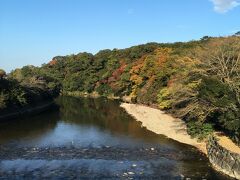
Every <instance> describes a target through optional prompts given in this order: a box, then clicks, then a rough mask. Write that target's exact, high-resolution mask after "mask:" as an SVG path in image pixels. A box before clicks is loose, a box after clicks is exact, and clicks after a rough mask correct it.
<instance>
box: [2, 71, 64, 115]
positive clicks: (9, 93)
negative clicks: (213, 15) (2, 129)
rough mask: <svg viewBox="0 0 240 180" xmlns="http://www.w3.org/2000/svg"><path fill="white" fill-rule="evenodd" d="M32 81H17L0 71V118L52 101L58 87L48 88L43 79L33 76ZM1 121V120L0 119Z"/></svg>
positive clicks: (57, 92)
mask: <svg viewBox="0 0 240 180" xmlns="http://www.w3.org/2000/svg"><path fill="white" fill-rule="evenodd" d="M33 79H34V81H29V82H27V81H17V80H16V79H13V78H12V77H11V76H10V75H8V76H7V75H6V73H5V71H4V70H0V116H1V115H3V116H4V115H7V114H9V113H15V112H18V111H19V112H20V111H21V110H23V109H26V108H31V107H34V106H39V105H41V104H44V103H46V102H50V101H53V99H54V97H56V96H58V94H59V90H60V88H59V87H50V86H49V85H50V84H48V83H47V81H46V80H45V79H43V78H42V77H38V78H37V76H35V77H34V78H33ZM0 119H1V118H0Z"/></svg>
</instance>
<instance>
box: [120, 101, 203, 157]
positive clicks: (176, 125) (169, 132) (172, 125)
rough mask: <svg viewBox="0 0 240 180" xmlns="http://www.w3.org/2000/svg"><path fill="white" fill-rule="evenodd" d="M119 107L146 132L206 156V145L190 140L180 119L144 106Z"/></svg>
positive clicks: (125, 104) (194, 139)
mask: <svg viewBox="0 0 240 180" xmlns="http://www.w3.org/2000/svg"><path fill="white" fill-rule="evenodd" d="M120 107H122V108H123V109H125V110H126V112H127V113H128V114H130V115H131V116H133V117H134V119H136V120H137V121H139V122H141V123H142V126H143V127H145V128H147V129H148V130H150V131H152V132H154V133H156V134H159V135H164V136H166V137H168V138H170V139H173V140H175V141H178V142H180V143H183V144H187V145H190V146H194V147H196V148H197V149H198V150H200V152H202V153H204V154H205V155H207V149H206V143H205V142H198V141H197V139H196V138H191V136H190V135H189V134H188V133H187V127H186V124H185V122H184V121H182V120H181V119H177V118H174V117H172V116H171V115H169V114H166V113H165V112H163V111H161V110H159V109H154V108H151V107H148V106H144V105H138V104H128V103H121V105H120Z"/></svg>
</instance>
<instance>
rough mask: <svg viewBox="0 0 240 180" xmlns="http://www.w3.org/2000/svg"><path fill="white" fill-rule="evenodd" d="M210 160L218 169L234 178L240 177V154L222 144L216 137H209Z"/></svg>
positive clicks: (208, 150)
mask: <svg viewBox="0 0 240 180" xmlns="http://www.w3.org/2000/svg"><path fill="white" fill-rule="evenodd" d="M207 152H208V157H209V161H210V162H211V164H212V165H213V166H214V168H216V169H217V170H218V171H221V172H223V173H224V174H227V175H229V176H231V177H233V178H236V179H240V154H239V153H236V152H232V151H230V150H228V149H227V148H224V147H223V146H221V145H220V143H219V141H218V140H217V138H216V137H214V136H212V137H210V138H209V140H208V143H207Z"/></svg>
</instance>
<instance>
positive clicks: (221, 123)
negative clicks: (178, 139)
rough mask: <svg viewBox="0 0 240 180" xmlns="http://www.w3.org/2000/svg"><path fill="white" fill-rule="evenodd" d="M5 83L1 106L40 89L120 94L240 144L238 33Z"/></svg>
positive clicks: (13, 76) (59, 66)
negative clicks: (220, 133) (225, 136)
mask: <svg viewBox="0 0 240 180" xmlns="http://www.w3.org/2000/svg"><path fill="white" fill-rule="evenodd" d="M2 74H4V73H2ZM0 81H1V83H0V86H1V87H0V91H1V92H0V108H4V107H6V106H7V105H8V104H9V103H10V102H17V104H19V105H22V104H25V103H26V102H28V101H31V99H32V98H31V97H33V96H34V97H35V96H36V95H35V94H36V93H37V94H42V93H43V92H42V93H40V92H39V90H40V89H41V90H43V91H44V90H45V91H46V90H47V92H48V93H47V94H52V95H53V94H57V93H58V91H59V90H60V91H61V93H62V94H67V95H86V94H89V95H94V96H97V95H100V96H106V97H120V98H125V99H126V98H128V99H131V101H132V102H136V103H141V104H146V105H155V106H156V105H157V106H158V107H159V108H160V109H163V110H165V111H167V112H169V113H171V114H173V115H174V116H176V117H179V118H182V119H183V120H185V121H186V122H187V124H188V127H189V128H188V131H189V133H190V134H192V135H193V136H198V138H200V139H201V138H204V137H205V136H206V135H207V134H209V133H211V132H212V131H213V130H214V129H217V130H221V131H224V132H225V133H227V134H228V135H229V136H231V137H232V138H233V139H234V140H236V141H239V137H240V37H239V36H237V35H236V36H230V37H219V38H214V37H208V36H205V37H203V38H202V39H201V40H199V41H190V42H177V43H161V44H159V43H148V44H145V45H139V46H134V47H131V48H127V49H113V50H109V49H107V50H102V51H99V52H98V53H97V54H95V55H93V54H91V53H86V52H84V53H79V54H76V55H68V56H57V57H54V58H53V59H52V60H51V61H50V62H49V63H47V64H44V65H42V67H34V66H25V67H23V68H21V69H16V70H14V71H12V72H11V73H10V74H8V77H7V78H6V77H5V78H3V76H1V78H0ZM4 88H5V90H3V89H4ZM11 89H14V91H13V90H11ZM15 89H17V90H16V91H15ZM33 89H34V90H33ZM36 90H37V91H36ZM31 94H33V95H31ZM12 99H14V101H13V100H12Z"/></svg>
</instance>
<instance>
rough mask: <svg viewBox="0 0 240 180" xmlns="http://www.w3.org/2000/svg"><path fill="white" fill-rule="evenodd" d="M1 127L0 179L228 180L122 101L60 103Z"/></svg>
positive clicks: (67, 100)
mask: <svg viewBox="0 0 240 180" xmlns="http://www.w3.org/2000/svg"><path fill="white" fill-rule="evenodd" d="M56 102H57V104H58V105H59V110H56V111H49V112H45V113H43V114H41V115H37V116H33V117H28V118H24V119H18V120H14V121H9V122H8V123H1V124H0V179H44V178H51V179H109V178H110V179H118V178H119V179H131V178H133V179H186V178H191V179H224V180H225V179H229V178H228V177H226V176H224V175H221V174H219V173H218V172H216V171H215V170H214V169H213V168H212V167H211V166H210V163H209V162H208V159H207V158H206V156H205V155H203V154H201V153H200V152H199V151H198V150H197V149H195V148H193V147H191V146H187V145H183V144H181V143H178V142H176V141H173V140H170V139H168V138H166V137H164V136H160V135H156V134H154V133H152V132H150V131H148V130H147V129H145V128H142V127H141V123H139V122H136V121H135V120H134V119H133V118H132V117H131V116H130V115H128V114H127V113H126V112H125V111H124V110H123V109H122V108H120V107H119V102H118V101H111V100H106V99H101V98H100V99H84V98H73V97H59V98H58V99H57V100H56Z"/></svg>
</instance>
